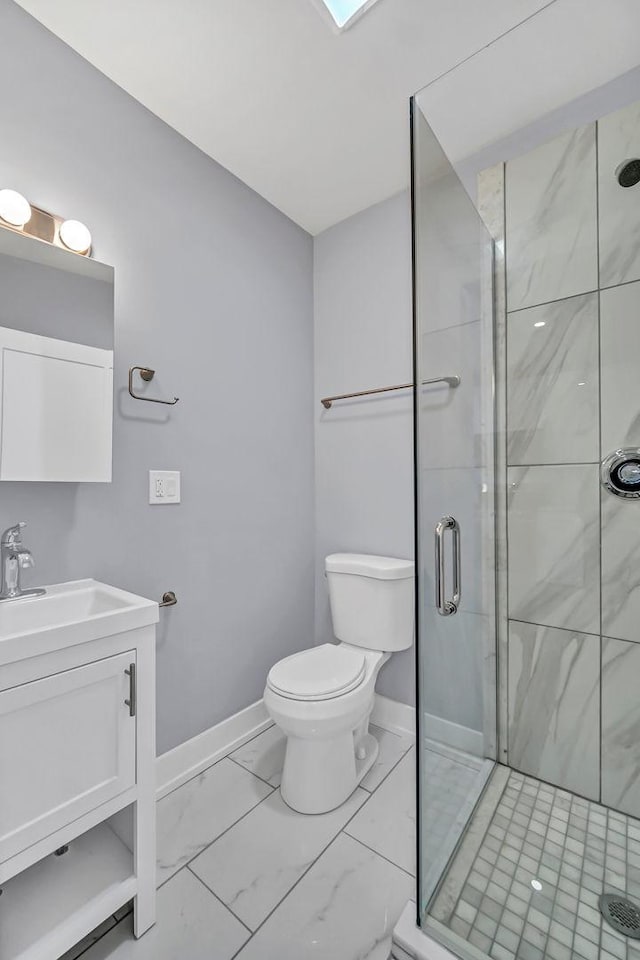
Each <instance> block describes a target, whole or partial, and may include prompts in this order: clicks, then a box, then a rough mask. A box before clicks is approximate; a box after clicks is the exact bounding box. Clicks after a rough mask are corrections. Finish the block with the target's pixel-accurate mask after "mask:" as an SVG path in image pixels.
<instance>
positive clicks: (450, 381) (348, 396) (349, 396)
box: [320, 376, 461, 410]
mask: <svg viewBox="0 0 640 960" xmlns="http://www.w3.org/2000/svg"><path fill="white" fill-rule="evenodd" d="M460 382H461V381H460V377H458V376H453V377H432V378H431V380H423V381H422V386H423V387H426V386H429V385H430V384H432V383H446V384H447V386H449V387H451V389H452V390H453V389H455V387H459V386H460ZM412 386H413V384H412V383H399V384H397V385H396V386H394V387H377V388H376V389H375V390H360V391H359V392H358V393H341V394H339V395H338V396H335V397H324V399H323V400H321V401H320V403H321V404H322V406H323V407H324V408H325V410H329V409H330V407H331V404H332V403H334V402H335V401H336V400H353V399H354V398H355V397H369V396H371V395H372V394H374V393H390V392H391V391H392V390H409V389H410V388H411V387H412Z"/></svg>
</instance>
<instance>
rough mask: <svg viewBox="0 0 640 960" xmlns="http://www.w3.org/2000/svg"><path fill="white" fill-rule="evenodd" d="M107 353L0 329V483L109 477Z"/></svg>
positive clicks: (109, 355) (110, 401)
mask: <svg viewBox="0 0 640 960" xmlns="http://www.w3.org/2000/svg"><path fill="white" fill-rule="evenodd" d="M112 419H113V351H112V350H101V349H99V348H98V347H89V346H86V345H85V344H82V343H71V342H70V341H67V340H56V339H54V338H53V337H41V336H39V335H37V334H34V333H24V332H23V331H21V330H11V329H9V328H8V327H0V480H55V481H62V480H68V481H110V480H111V435H112Z"/></svg>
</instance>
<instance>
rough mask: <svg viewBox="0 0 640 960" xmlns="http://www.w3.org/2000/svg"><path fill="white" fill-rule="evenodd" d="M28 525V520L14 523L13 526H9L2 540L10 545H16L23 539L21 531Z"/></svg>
mask: <svg viewBox="0 0 640 960" xmlns="http://www.w3.org/2000/svg"><path fill="white" fill-rule="evenodd" d="M26 525H27V523H26V520H20V521H19V522H18V523H14V524H13V526H12V527H7V529H6V530H5V531H4V533H3V534H2V537H1V538H0V540H1V541H2V543H3V544H5V545H6V546H8V547H13V546H16V545H17V544H19V543H20V542H21V541H22V533H21V531H22V528H23V527H26Z"/></svg>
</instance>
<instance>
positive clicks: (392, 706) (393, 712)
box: [371, 693, 416, 737]
mask: <svg viewBox="0 0 640 960" xmlns="http://www.w3.org/2000/svg"><path fill="white" fill-rule="evenodd" d="M371 722H372V723H375V725H376V726H377V727H382V728H383V729H384V730H389V731H390V732H391V733H400V734H403V735H405V736H406V735H407V734H408V735H409V736H412V737H415V735H416V708H415V707H410V706H409V705H408V704H406V703H399V702H398V701H397V700H390V699H389V697H383V696H382V694H381V693H376V696H375V701H374V704H373V712H372V714H371Z"/></svg>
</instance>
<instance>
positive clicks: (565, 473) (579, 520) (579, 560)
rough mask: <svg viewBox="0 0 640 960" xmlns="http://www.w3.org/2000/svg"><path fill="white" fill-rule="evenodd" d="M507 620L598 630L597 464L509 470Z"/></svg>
mask: <svg viewBox="0 0 640 960" xmlns="http://www.w3.org/2000/svg"><path fill="white" fill-rule="evenodd" d="M508 522H509V616H510V617H511V619H514V620H525V621H528V622H529V623H541V624H544V625H547V626H551V627H565V628H566V629H569V630H579V631H581V632H584V633H595V634H599V633H600V542H599V541H600V485H599V473H598V466H597V464H568V465H555V466H541V467H510V468H509V471H508Z"/></svg>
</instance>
